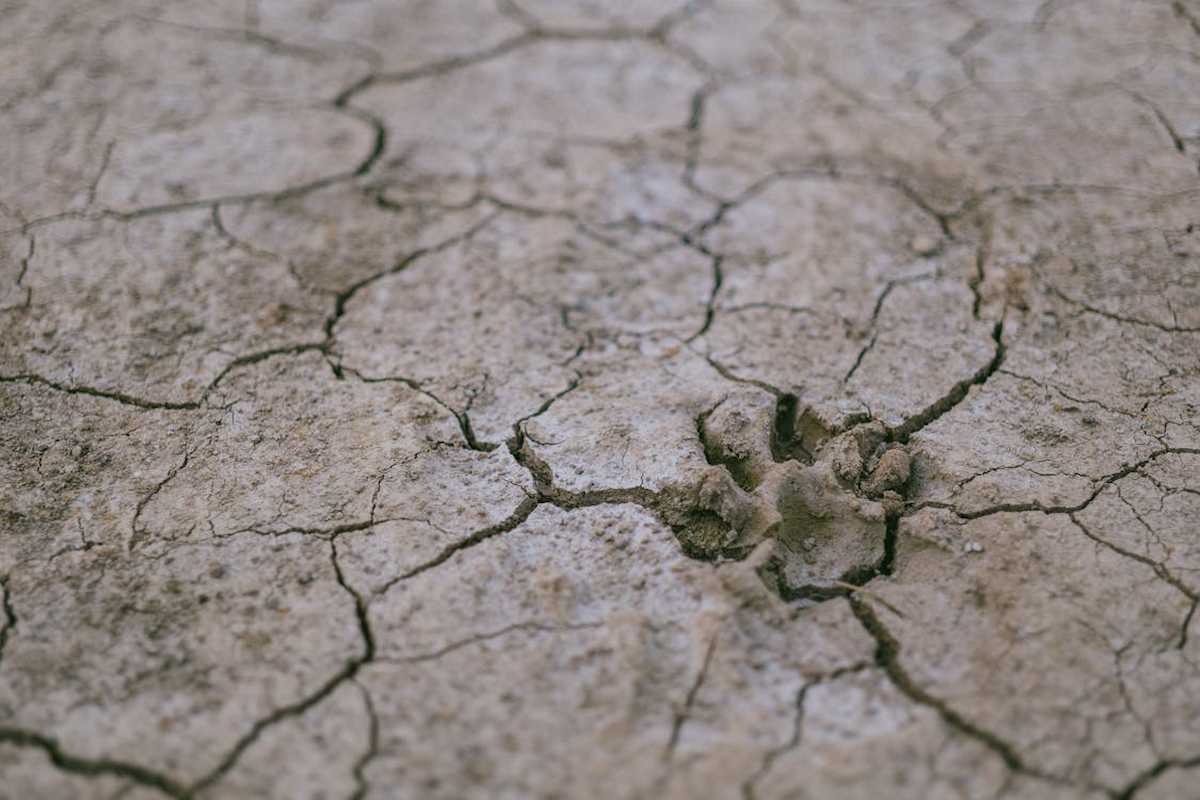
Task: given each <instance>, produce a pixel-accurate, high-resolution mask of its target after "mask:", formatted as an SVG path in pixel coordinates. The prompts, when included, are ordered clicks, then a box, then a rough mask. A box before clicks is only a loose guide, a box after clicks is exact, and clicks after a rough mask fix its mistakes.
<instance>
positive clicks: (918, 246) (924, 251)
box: [908, 235, 938, 256]
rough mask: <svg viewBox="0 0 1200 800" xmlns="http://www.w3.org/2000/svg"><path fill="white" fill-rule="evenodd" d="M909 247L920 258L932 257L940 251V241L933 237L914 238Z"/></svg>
mask: <svg viewBox="0 0 1200 800" xmlns="http://www.w3.org/2000/svg"><path fill="white" fill-rule="evenodd" d="M908 246H909V247H910V248H911V249H912V251H913V252H914V253H916V254H917V255H919V256H931V255H933V254H934V253H936V252H937V251H938V240H937V239H935V238H933V237H932V236H924V235H921V236H914V237H913V238H912V241H911V242H909V243H908Z"/></svg>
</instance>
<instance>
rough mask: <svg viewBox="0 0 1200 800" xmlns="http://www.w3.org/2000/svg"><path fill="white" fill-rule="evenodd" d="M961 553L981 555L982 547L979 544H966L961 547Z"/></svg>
mask: <svg viewBox="0 0 1200 800" xmlns="http://www.w3.org/2000/svg"><path fill="white" fill-rule="evenodd" d="M963 552H964V553H982V552H983V545H981V544H980V543H979V542H967V543H966V544H964V545H963Z"/></svg>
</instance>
